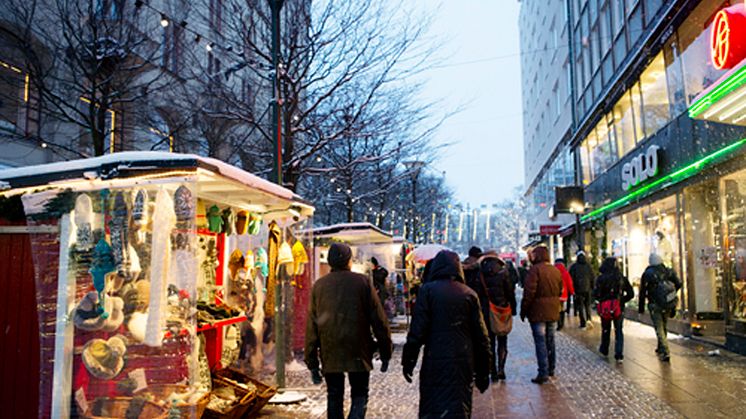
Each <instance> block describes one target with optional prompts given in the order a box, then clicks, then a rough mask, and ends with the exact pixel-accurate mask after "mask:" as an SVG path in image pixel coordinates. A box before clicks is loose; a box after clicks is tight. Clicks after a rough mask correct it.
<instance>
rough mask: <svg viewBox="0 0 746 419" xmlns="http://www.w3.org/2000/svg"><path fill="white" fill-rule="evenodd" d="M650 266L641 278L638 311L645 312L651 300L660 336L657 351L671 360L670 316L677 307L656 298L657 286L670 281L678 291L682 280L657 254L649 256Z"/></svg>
mask: <svg viewBox="0 0 746 419" xmlns="http://www.w3.org/2000/svg"><path fill="white" fill-rule="evenodd" d="M648 262H649V264H650V266H648V267H647V269H645V272H643V274H642V279H641V280H640V295H639V297H640V300H639V305H638V311H639V312H640V314H642V313H644V312H645V300H649V301H650V302H649V303H648V309H650V319H651V320H653V327H654V328H655V335H656V336H657V337H658V347H657V348H656V349H655V353H657V354H658V357H659V358H660V360H661V361H663V362H670V361H671V356H670V352H669V350H668V339H667V337H666V335H667V334H668V318H669V317H673V316H674V315H675V314H676V309H675V307H674V308H671V307H665V306H663V304H664V303H663V302H660V301H656V300H655V298H654V297H655V288H656V286H657V285H658V284H659V283H660V282H661V281H670V282H671V283H673V285H674V287H675V288H676V292H677V293H678V291H679V290H680V289H681V286H682V284H681V280H680V279H679V277H678V276H676V272H674V271H673V269H670V268H668V267H666V266H665V265H664V264H663V259H662V258H661V257H660V256H659V255H657V254H655V253H652V254H650V257H649V258H648Z"/></svg>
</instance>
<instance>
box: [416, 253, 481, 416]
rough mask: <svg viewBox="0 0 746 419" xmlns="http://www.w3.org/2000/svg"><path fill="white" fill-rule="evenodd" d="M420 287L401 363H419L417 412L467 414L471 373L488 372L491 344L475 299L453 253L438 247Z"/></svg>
mask: <svg viewBox="0 0 746 419" xmlns="http://www.w3.org/2000/svg"><path fill="white" fill-rule="evenodd" d="M430 278H431V280H430V281H429V282H427V283H426V284H424V285H422V288H420V293H419V295H418V297H417V305H416V306H415V312H414V316H413V318H412V324H411V326H410V328H409V333H408V334H407V342H406V344H405V345H404V350H403V354H402V365H403V366H404V368H405V370H406V369H410V370H411V369H412V368H414V365H415V364H416V363H417V357H418V356H419V352H420V347H421V346H424V347H425V348H424V352H423V356H422V367H421V368H420V410H419V415H420V417H432V418H441V417H447V418H468V417H470V416H471V401H472V391H473V382H474V379H475V377H476V378H478V379H482V380H486V379H487V377H488V376H489V364H490V348H489V343H488V339H487V328H486V327H485V324H484V321H483V319H482V316H481V312H480V306H479V300H478V299H477V295H476V293H475V292H474V291H472V290H471V289H470V288H469V287H467V286H466V285H465V284H464V283H463V273H462V271H461V266H460V263H459V260H458V255H456V254H455V253H453V252H449V251H441V252H440V253H438V255H437V256H436V257H435V259H433V265H432V269H431V273H430Z"/></svg>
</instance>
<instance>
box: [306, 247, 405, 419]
mask: <svg viewBox="0 0 746 419" xmlns="http://www.w3.org/2000/svg"><path fill="white" fill-rule="evenodd" d="M351 259H352V251H351V250H350V247H349V246H347V245H346V244H343V243H333V244H332V245H331V247H330V248H329V253H328V256H327V260H328V262H329V266H331V272H330V273H329V274H327V275H324V276H323V277H321V278H319V279H318V280H317V281H316V283H315V284H314V285H313V289H312V291H311V304H310V306H309V315H308V321H307V322H306V339H305V351H304V352H305V362H306V365H307V366H308V368H309V370H310V371H311V379H312V381H313V383H314V384H321V381H322V376H321V371H323V374H324V376H323V379H324V380H326V386H327V398H326V403H327V418H335V419H336V418H343V417H344V387H345V373H347V375H348V379H349V381H350V387H351V388H352V389H351V396H352V404H351V407H350V412H349V416H348V418H364V417H365V412H366V410H367V406H368V383H369V379H370V371H371V370H372V369H373V352H374V351H375V349H376V347H377V348H378V351H379V353H380V358H381V362H382V365H381V372H386V370H387V369H388V365H389V360H390V359H391V353H392V343H391V331H390V330H389V325H388V322H387V320H386V315H385V314H384V312H383V307H382V306H381V302H380V301H379V299H378V295H376V292H375V290H374V288H373V286H372V285H371V281H370V279H368V277H366V276H365V275H361V274H358V273H354V272H351V271H350V269H351V267H352V263H351ZM371 330H372V333H373V336H371ZM374 336H375V340H374V339H373V337H374ZM319 355H321V368H320V366H319Z"/></svg>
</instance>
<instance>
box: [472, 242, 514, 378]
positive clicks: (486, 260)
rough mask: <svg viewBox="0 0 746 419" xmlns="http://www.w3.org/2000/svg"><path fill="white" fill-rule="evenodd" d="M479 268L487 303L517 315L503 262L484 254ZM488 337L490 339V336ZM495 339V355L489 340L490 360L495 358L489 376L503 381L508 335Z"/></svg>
mask: <svg viewBox="0 0 746 419" xmlns="http://www.w3.org/2000/svg"><path fill="white" fill-rule="evenodd" d="M480 268H481V272H482V278H484V286H485V288H486V289H487V297H488V298H489V303H492V304H494V305H496V306H498V307H510V311H511V314H512V315H513V316H515V315H516V313H517V311H516V302H515V284H514V282H513V279H512V278H511V276H510V271H509V270H508V268H507V267H506V266H505V262H503V261H502V259H500V258H499V257H497V254H494V253H486V254H485V255H484V256H482V262H481V266H480ZM489 303H488V306H489ZM488 311H489V307H488ZM489 321H490V320H489V317H487V318H486V319H485V322H489ZM490 337H491V338H492V336H490ZM495 338H496V339H497V353H495V340H494V339H490V351H491V352H492V358H493V359H494V358H497V370H496V371H495V363H494V362H492V364H491V369H492V372H491V375H492V380H493V381H497V380H504V379H505V361H506V360H507V359H508V335H507V334H505V335H502V336H500V335H495Z"/></svg>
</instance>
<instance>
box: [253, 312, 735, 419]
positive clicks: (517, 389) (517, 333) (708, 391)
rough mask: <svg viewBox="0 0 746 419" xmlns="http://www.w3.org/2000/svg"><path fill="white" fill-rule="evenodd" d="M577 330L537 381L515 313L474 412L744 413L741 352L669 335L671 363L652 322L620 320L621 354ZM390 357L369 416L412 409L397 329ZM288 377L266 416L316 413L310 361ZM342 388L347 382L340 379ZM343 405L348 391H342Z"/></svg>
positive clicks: (414, 400) (526, 333) (571, 325)
mask: <svg viewBox="0 0 746 419" xmlns="http://www.w3.org/2000/svg"><path fill="white" fill-rule="evenodd" d="M594 323H595V327H594V328H593V329H591V330H579V329H578V327H577V319H575V318H570V320H569V322H568V323H567V325H566V327H565V329H563V331H562V332H560V333H558V334H557V338H556V339H557V351H558V359H557V376H556V377H555V378H554V379H552V381H551V382H550V383H548V384H545V385H542V386H539V385H536V384H533V383H531V382H530V379H531V378H532V377H534V376H535V375H536V359H535V356H534V346H533V339H532V337H531V331H530V328H529V325H528V323H523V322H521V321H520V319H518V318H517V317H516V318H515V323H514V328H513V332H512V333H511V334H510V337H509V352H510V354H509V355H508V364H507V367H506V374H507V376H508V379H507V381H506V382H500V383H493V384H491V385H490V388H489V390H488V391H487V392H485V394H480V393H479V392H478V391H476V390H475V392H474V412H473V417H474V418H492V417H495V418H532V417H533V418H576V417H587V418H591V417H604V418H606V417H614V418H622V417H624V418H627V417H642V418H680V417H688V418H707V419H714V418H719V417H746V401H744V399H743V397H742V396H741V395H742V394H746V358H745V357H742V356H738V355H734V354H731V353H727V352H726V351H723V350H721V354H722V355H721V356H708V355H707V352H708V351H710V350H713V349H715V347H714V346H713V347H711V346H709V345H706V344H702V343H699V342H693V341H690V340H688V339H684V338H679V337H676V336H673V335H672V336H671V350H672V357H671V363H670V364H665V363H661V362H660V361H658V359H657V358H656V357H655V353H654V349H655V333H654V332H653V330H652V328H650V327H649V326H646V325H642V324H639V323H635V322H631V321H626V322H625V324H624V327H625V354H624V355H625V361H624V364H622V365H617V364H616V363H615V362H614V358H613V356H611V357H609V358H608V359H607V358H604V357H602V356H601V355H600V354H598V352H597V351H596V349H597V345H598V343H599V342H600V326H599V324H598V320H597V317H596V321H595V322H594ZM393 338H394V343H395V347H394V357H393V359H392V360H391V366H390V368H389V372H387V373H385V374H384V373H381V372H380V371H379V368H380V364H379V363H376V370H375V371H373V372H372V373H371V381H370V403H369V405H368V415H367V417H369V418H415V417H417V405H418V400H419V392H418V381H417V377H418V370H415V381H414V382H413V383H412V384H409V383H407V382H405V381H404V378H403V377H402V374H401V348H402V345H403V343H404V340H405V334H404V333H395V334H394V335H393ZM287 381H288V387H291V388H302V389H303V392H304V393H305V394H307V395H308V400H306V401H304V402H302V403H298V404H295V405H288V406H268V407H267V408H265V409H264V410H263V417H275V418H323V417H325V416H326V387H325V386H324V385H323V384H322V385H321V386H313V385H312V384H311V381H310V376H309V373H308V371H306V370H304V369H302V368H298V369H297V370H294V371H289V372H288V374H287ZM346 391H347V395H349V387H348V388H347V389H346ZM346 403H347V405H346V410H349V401H346Z"/></svg>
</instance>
